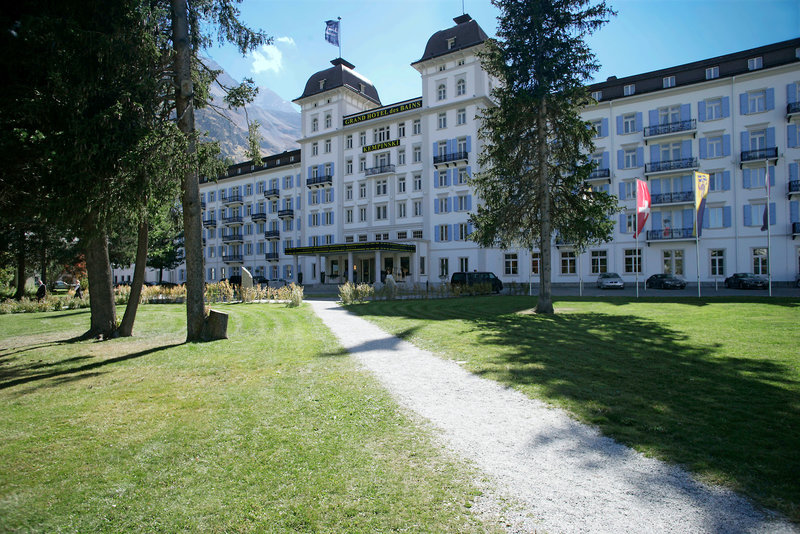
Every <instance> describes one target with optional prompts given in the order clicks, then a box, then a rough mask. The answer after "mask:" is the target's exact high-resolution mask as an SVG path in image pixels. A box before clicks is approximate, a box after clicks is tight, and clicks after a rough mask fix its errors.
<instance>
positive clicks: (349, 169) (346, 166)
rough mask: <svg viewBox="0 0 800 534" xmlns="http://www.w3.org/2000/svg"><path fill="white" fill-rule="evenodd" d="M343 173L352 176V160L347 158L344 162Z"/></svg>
mask: <svg viewBox="0 0 800 534" xmlns="http://www.w3.org/2000/svg"><path fill="white" fill-rule="evenodd" d="M344 173H345V174H353V158H347V161H345V162H344Z"/></svg>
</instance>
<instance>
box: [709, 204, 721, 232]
mask: <svg viewBox="0 0 800 534" xmlns="http://www.w3.org/2000/svg"><path fill="white" fill-rule="evenodd" d="M706 212H707V213H708V227H709V228H722V226H723V222H722V221H723V218H722V206H714V207H709V208H706Z"/></svg>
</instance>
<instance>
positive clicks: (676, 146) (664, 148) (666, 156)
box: [659, 141, 721, 161]
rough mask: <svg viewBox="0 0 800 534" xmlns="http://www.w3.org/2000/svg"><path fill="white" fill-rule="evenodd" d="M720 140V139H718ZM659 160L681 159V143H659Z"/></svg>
mask: <svg viewBox="0 0 800 534" xmlns="http://www.w3.org/2000/svg"><path fill="white" fill-rule="evenodd" d="M720 142H721V141H720ZM659 152H660V153H661V161H673V160H679V159H681V144H680V143H679V142H676V143H664V144H662V145H660V150H659Z"/></svg>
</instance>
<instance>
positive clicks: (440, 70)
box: [439, 65, 447, 72]
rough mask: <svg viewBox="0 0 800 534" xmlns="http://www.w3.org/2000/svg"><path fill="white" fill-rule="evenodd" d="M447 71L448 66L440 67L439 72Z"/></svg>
mask: <svg viewBox="0 0 800 534" xmlns="http://www.w3.org/2000/svg"><path fill="white" fill-rule="evenodd" d="M446 70H447V65H439V72H444V71H446Z"/></svg>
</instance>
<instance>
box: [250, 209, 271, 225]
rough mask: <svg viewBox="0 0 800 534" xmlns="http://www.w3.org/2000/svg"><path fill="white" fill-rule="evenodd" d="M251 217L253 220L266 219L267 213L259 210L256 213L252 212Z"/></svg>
mask: <svg viewBox="0 0 800 534" xmlns="http://www.w3.org/2000/svg"><path fill="white" fill-rule="evenodd" d="M250 218H251V219H252V220H253V222H259V221H266V220H267V214H266V213H265V212H263V211H257V212H255V213H251V214H250Z"/></svg>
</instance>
